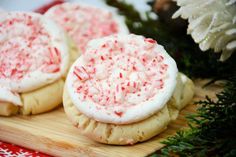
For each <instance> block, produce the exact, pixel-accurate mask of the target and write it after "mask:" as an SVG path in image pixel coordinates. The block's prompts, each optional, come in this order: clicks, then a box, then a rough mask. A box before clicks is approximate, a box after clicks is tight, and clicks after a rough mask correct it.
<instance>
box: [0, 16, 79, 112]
mask: <svg viewBox="0 0 236 157" xmlns="http://www.w3.org/2000/svg"><path fill="white" fill-rule="evenodd" d="M0 17H1V18H0V32H1V35H0V40H1V41H0V95H1V96H0V102H1V105H0V110H1V111H0V115H12V114H16V113H19V112H20V113H22V114H26V115H27V114H38V113H42V112H46V111H49V110H51V109H53V108H55V107H56V106H58V105H60V104H61V101H62V98H61V96H62V92H63V90H62V88H63V85H64V80H63V79H65V75H66V73H67V71H68V68H69V65H70V64H71V63H70V61H71V60H72V59H70V53H71V54H73V53H75V52H74V51H77V50H76V49H75V48H71V47H72V46H70V48H69V46H68V39H67V37H66V35H65V33H64V31H63V30H62V29H60V28H59V27H58V26H57V25H56V24H55V23H54V22H53V21H52V20H50V19H48V18H46V17H44V16H42V15H40V14H36V13H29V12H4V13H1V14H0ZM69 49H70V50H71V51H70V50H69ZM76 53H77V54H78V52H76ZM52 94H53V95H52ZM49 95H50V96H51V98H49V97H48V96H49Z"/></svg>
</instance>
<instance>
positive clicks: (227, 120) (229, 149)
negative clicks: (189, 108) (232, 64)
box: [161, 71, 236, 157]
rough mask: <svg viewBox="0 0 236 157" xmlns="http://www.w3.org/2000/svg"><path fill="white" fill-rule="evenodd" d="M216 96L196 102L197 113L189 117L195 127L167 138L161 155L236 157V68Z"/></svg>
mask: <svg viewBox="0 0 236 157" xmlns="http://www.w3.org/2000/svg"><path fill="white" fill-rule="evenodd" d="M216 96H217V100H216V101H213V100H212V99H210V98H209V97H206V100H202V101H199V102H197V104H198V105H200V107H199V108H198V110H197V113H196V114H194V115H190V116H188V117H187V119H188V121H189V122H190V125H191V126H194V127H190V129H189V130H186V131H179V132H178V133H177V134H176V135H175V136H173V137H170V138H169V139H168V140H166V141H164V142H163V143H164V144H166V145H167V146H166V147H165V148H163V149H162V155H161V156H169V154H170V153H175V154H178V155H180V156H190V157H191V156H193V157H194V156H219V157H222V156H227V157H230V156H232V157H233V156H236V114H235V113H236V71H235V72H234V73H233V76H232V77H231V78H228V82H227V84H226V86H225V89H224V90H223V91H222V92H221V93H219V94H217V95H216Z"/></svg>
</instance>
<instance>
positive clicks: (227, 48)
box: [173, 0, 236, 61]
mask: <svg viewBox="0 0 236 157" xmlns="http://www.w3.org/2000/svg"><path fill="white" fill-rule="evenodd" d="M174 1H176V3H177V5H178V6H180V8H179V9H178V10H177V11H176V12H175V13H174V15H173V18H176V17H179V16H180V17H182V18H183V19H188V22H189V25H188V30H187V33H188V34H191V36H192V38H193V39H194V41H195V42H196V43H198V44H199V47H200V49H201V50H202V51H206V50H208V49H210V48H212V49H214V51H215V52H222V54H221V57H220V60H221V61H224V60H226V59H228V58H229V57H230V56H231V55H232V53H233V52H235V50H236V0H174Z"/></svg>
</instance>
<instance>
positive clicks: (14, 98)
mask: <svg viewBox="0 0 236 157" xmlns="http://www.w3.org/2000/svg"><path fill="white" fill-rule="evenodd" d="M0 102H10V103H13V104H15V105H18V106H22V102H21V99H20V96H19V94H18V93H13V92H11V90H10V89H8V88H6V87H4V86H1V85H0Z"/></svg>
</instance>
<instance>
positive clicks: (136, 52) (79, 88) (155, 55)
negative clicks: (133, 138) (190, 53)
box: [66, 35, 178, 124]
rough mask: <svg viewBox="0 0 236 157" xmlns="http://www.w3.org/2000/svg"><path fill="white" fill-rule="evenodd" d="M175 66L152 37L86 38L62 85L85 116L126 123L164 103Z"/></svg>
mask: <svg viewBox="0 0 236 157" xmlns="http://www.w3.org/2000/svg"><path fill="white" fill-rule="evenodd" d="M177 71H178V70H177V66H176V63H175V61H174V60H173V59H172V58H171V57H170V56H169V55H168V54H167V52H166V51H165V50H164V48H163V47H162V46H160V45H158V44H156V42H155V41H154V40H152V39H145V38H144V37H142V36H138V35H112V36H109V37H104V38H101V39H95V40H92V41H90V42H89V44H88V46H87V49H86V51H85V53H84V54H83V55H82V56H80V57H79V58H78V59H77V60H76V61H75V63H74V64H73V65H72V67H71V69H70V71H69V73H68V77H67V80H66V88H67V90H68V92H69V95H70V97H71V99H72V102H73V104H74V105H75V106H76V107H77V108H78V109H79V110H80V111H81V112H82V113H84V114H85V115H87V116H89V117H91V118H93V119H95V120H97V121H101V122H105V123H114V124H128V123H133V122H137V121H140V120H143V119H145V118H147V117H149V116H151V115H153V114H154V113H156V112H157V111H159V110H160V109H162V108H163V106H164V105H165V104H166V103H167V101H168V100H169V99H170V97H171V96H172V93H173V91H174V89H175V86H176V77H177Z"/></svg>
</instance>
